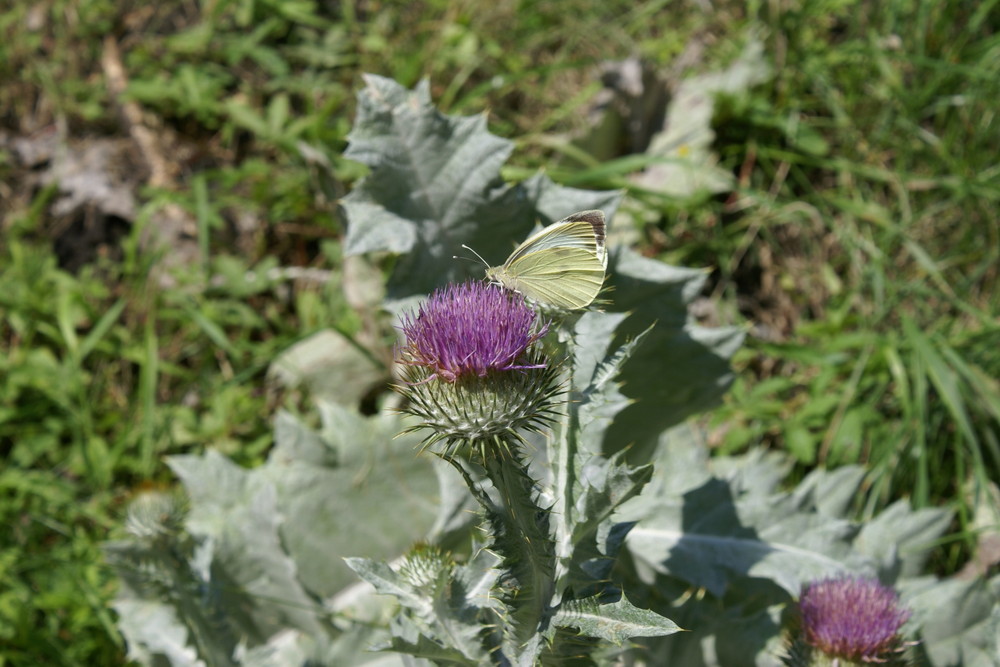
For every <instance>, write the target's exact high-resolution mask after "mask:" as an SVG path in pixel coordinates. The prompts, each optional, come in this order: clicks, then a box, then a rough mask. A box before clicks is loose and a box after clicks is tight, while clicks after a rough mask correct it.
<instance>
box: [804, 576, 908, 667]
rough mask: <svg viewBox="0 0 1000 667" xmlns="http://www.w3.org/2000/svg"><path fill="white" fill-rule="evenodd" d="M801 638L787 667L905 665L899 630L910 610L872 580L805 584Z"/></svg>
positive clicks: (842, 580)
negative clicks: (807, 666)
mask: <svg viewBox="0 0 1000 667" xmlns="http://www.w3.org/2000/svg"><path fill="white" fill-rule="evenodd" d="M799 614H800V619H799V620H800V622H801V628H800V636H799V637H797V638H796V639H795V641H794V643H793V646H792V650H791V653H792V656H791V658H794V659H790V660H786V663H787V664H789V665H813V666H819V665H824V666H825V665H838V666H840V667H850V666H852V665H866V664H871V663H883V664H886V663H888V664H904V663H901V662H900V661H899V659H900V654H901V652H902V650H903V648H904V647H905V645H904V643H903V641H902V639H901V637H900V633H899V631H900V628H901V627H902V626H903V624H904V623H905V622H906V620H907V619H908V618H909V617H910V612H909V611H908V610H906V609H904V608H901V607H900V604H899V596H898V595H896V592H895V591H894V590H893V589H891V588H889V587H888V586H883V585H882V584H881V583H879V582H878V581H877V580H876V579H872V578H862V577H840V578H832V579H825V580H822V581H817V582H813V583H811V584H809V585H807V586H806V587H805V588H804V589H803V591H802V596H801V597H800V599H799Z"/></svg>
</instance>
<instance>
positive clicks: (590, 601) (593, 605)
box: [552, 596, 681, 646]
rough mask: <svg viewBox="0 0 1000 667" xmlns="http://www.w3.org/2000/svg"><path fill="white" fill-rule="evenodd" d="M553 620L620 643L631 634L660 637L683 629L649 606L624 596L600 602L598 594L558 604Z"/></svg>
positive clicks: (555, 622)
mask: <svg viewBox="0 0 1000 667" xmlns="http://www.w3.org/2000/svg"><path fill="white" fill-rule="evenodd" d="M552 623H553V625H556V626H559V627H564V628H575V629H577V630H579V631H580V633H581V634H584V635H587V636H588V637H597V638H599V639H604V640H606V641H609V642H611V643H613V644H615V645H619V646H620V645H621V644H622V643H623V642H625V641H626V640H627V639H631V638H632V637H659V636H664V635H671V634H673V633H675V632H680V631H681V628H680V627H678V626H677V624H676V623H674V622H673V621H671V620H670V619H669V618H665V617H663V616H660V615H659V614H657V613H655V612H652V611H649V610H648V609H639V608H638V607H636V606H634V605H633V604H632V603H631V602H629V601H628V600H627V599H626V598H625V596H622V597H621V599H620V600H618V601H617V602H613V603H610V604H601V602H600V599H599V598H598V597H597V596H595V597H591V598H586V599H583V600H567V601H566V602H564V603H563V604H562V606H560V607H559V611H557V612H556V614H555V616H554V617H553V619H552Z"/></svg>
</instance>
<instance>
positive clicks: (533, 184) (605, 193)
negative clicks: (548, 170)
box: [514, 174, 622, 242]
mask: <svg viewBox="0 0 1000 667" xmlns="http://www.w3.org/2000/svg"><path fill="white" fill-rule="evenodd" d="M518 187H519V188H521V189H522V190H523V191H524V196H525V198H526V199H527V200H528V201H529V202H530V203H531V206H532V208H533V209H534V211H535V216H536V217H537V221H536V224H538V225H541V226H542V227H544V226H546V225H549V224H552V223H553V222H556V221H558V220H562V219H563V218H565V217H566V216H568V215H571V214H573V213H576V212H577V211H587V210H592V209H598V210H601V211H604V215H605V216H606V217H607V219H608V221H609V222H610V220H611V219H612V218H613V217H614V214H615V211H616V210H617V209H618V204H619V203H621V199H622V193H621V191H619V190H580V189H578V188H569V187H566V186H565V185H558V184H556V183H554V182H553V181H552V179H550V178H549V177H548V176H547V175H545V174H535V175H534V176H532V177H531V178H529V179H527V180H526V181H524V182H522V183H520V184H519V185H518ZM514 240H515V241H518V242H519V241H520V240H521V239H514Z"/></svg>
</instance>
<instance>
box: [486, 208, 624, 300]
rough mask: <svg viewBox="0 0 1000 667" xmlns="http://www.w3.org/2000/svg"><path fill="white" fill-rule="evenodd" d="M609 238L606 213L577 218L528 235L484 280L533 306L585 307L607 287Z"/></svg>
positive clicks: (571, 217) (586, 214) (582, 215)
mask: <svg viewBox="0 0 1000 667" xmlns="http://www.w3.org/2000/svg"><path fill="white" fill-rule="evenodd" d="M606 236H607V230H606V228H605V224H604V213H602V212H601V211H581V212H580V213H574V214H573V215H571V216H569V217H567V218H566V219H564V220H560V221H559V222H556V223H554V224H551V225H549V226H548V227H546V228H545V229H543V230H541V231H539V232H537V233H535V234H533V235H532V236H530V237H529V238H528V239H527V240H526V241H525V242H524V243H522V244H521V245H519V246H518V247H517V249H516V250H515V251H514V252H513V253H512V254H511V256H510V257H509V258H508V259H507V261H506V262H504V264H503V265H502V266H496V267H491V268H489V269H487V271H486V276H487V278H489V279H490V280H493V281H495V282H498V283H500V284H501V285H503V286H504V287H506V288H507V289H510V290H514V291H517V292H520V293H522V294H524V295H525V296H527V297H528V298H530V299H533V300H535V301H539V302H542V303H546V304H549V305H551V306H554V307H557V308H565V309H571V310H575V309H578V308H586V307H587V306H588V305H590V303H591V302H593V300H594V298H595V297H596V296H597V294H598V292H600V291H601V286H602V285H603V284H604V269H605V268H607V263H608V257H607V249H606V247H605V240H606Z"/></svg>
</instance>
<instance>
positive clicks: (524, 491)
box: [484, 447, 555, 649]
mask: <svg viewBox="0 0 1000 667" xmlns="http://www.w3.org/2000/svg"><path fill="white" fill-rule="evenodd" d="M493 453H494V454H495V455H494V456H491V457H488V458H487V459H486V460H485V461H484V467H485V470H486V475H487V477H488V478H489V479H490V481H491V482H492V483H493V486H494V488H495V489H496V491H497V494H498V496H499V502H498V503H491V505H492V507H488V508H486V509H487V512H488V513H489V514H490V515H491V516H489V519H490V521H491V522H492V523H493V524H494V536H493V537H494V543H493V545H492V547H491V548H492V549H494V550H495V551H496V552H497V553H498V554H499V555H500V556H501V557H502V558H503V560H504V563H505V565H506V566H507V567H508V569H509V571H510V574H511V576H512V579H513V581H508V582H505V583H506V584H507V585H506V586H505V588H506V589H507V591H508V593H507V594H506V595H505V596H504V599H505V602H506V603H507V605H508V607H509V608H510V609H511V616H510V618H511V628H510V630H511V632H509V633H507V634H508V636H509V637H510V638H511V639H512V640H513V641H514V642H515V645H514V648H515V649H517V648H519V647H521V646H524V645H525V644H527V643H528V642H529V640H530V639H531V638H532V637H534V636H535V635H536V634H537V633H539V632H543V631H544V630H545V629H546V628H547V625H548V620H549V615H550V614H551V611H552V610H551V606H550V603H551V601H552V597H553V594H554V591H555V579H554V577H555V544H554V543H553V541H552V537H551V535H550V533H549V510H548V509H547V508H542V507H540V506H539V505H538V502H537V500H536V498H537V494H536V483H535V481H534V480H533V479H532V478H531V476H530V475H529V474H528V469H527V466H526V465H525V464H524V463H523V462H522V461H520V460H518V459H517V457H516V455H515V454H514V453H513V451H511V449H507V448H505V447H499V448H497V449H496V450H494V452H493Z"/></svg>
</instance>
